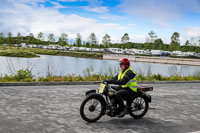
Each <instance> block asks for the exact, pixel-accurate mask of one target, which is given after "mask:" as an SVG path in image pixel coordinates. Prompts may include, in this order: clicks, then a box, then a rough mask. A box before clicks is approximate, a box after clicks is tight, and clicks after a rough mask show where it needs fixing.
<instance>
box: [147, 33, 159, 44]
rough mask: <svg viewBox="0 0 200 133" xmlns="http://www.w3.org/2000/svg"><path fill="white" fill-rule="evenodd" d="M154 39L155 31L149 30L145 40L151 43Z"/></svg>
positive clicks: (155, 36)
mask: <svg viewBox="0 0 200 133" xmlns="http://www.w3.org/2000/svg"><path fill="white" fill-rule="evenodd" d="M156 39H157V35H156V33H155V32H154V31H150V32H149V33H148V36H147V38H146V41H147V42H148V43H153V42H154V41H155V40H156Z"/></svg>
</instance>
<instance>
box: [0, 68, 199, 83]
mask: <svg viewBox="0 0 200 133" xmlns="http://www.w3.org/2000/svg"><path fill="white" fill-rule="evenodd" d="M112 77H113V75H110V74H89V73H88V74H85V75H84V76H80V75H77V76H76V75H74V74H72V75H66V76H55V75H49V76H46V77H39V78H34V76H33V75H32V73H31V71H30V70H23V69H21V70H19V71H17V73H16V74H14V75H7V74H6V75H4V76H2V75H1V76H0V82H36V81H37V82H65V81H70V82H75V81H103V80H104V79H110V78H112ZM194 80H200V73H195V74H194V75H192V76H185V77H181V76H178V75H173V76H169V77H165V76H162V75H160V74H157V75H150V76H144V75H143V74H138V75H137V81H194Z"/></svg>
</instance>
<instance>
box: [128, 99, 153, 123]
mask: <svg viewBox="0 0 200 133" xmlns="http://www.w3.org/2000/svg"><path fill="white" fill-rule="evenodd" d="M148 109H149V103H148V101H147V99H146V98H145V97H144V96H142V95H137V96H135V97H134V98H133V99H132V100H131V101H130V102H129V106H128V112H129V114H130V115H131V116H132V117H133V118H134V119H140V118H141V117H143V116H144V115H145V114H146V113H147V111H148Z"/></svg>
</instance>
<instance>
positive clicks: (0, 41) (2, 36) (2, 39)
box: [0, 33, 5, 44]
mask: <svg viewBox="0 0 200 133" xmlns="http://www.w3.org/2000/svg"><path fill="white" fill-rule="evenodd" d="M4 39H5V36H4V34H3V33H0V44H3V43H4Z"/></svg>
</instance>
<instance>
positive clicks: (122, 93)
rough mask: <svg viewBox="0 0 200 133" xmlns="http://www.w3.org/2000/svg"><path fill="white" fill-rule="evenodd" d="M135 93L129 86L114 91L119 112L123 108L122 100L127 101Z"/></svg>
mask: <svg viewBox="0 0 200 133" xmlns="http://www.w3.org/2000/svg"><path fill="white" fill-rule="evenodd" d="M134 94H135V92H134V91H132V90H131V89H130V88H128V87H127V88H123V89H121V90H119V91H117V92H116V94H115V97H114V100H115V102H116V103H117V104H119V109H120V112H121V111H124V110H125V105H124V102H123V100H125V101H128V100H129V99H130V98H131V97H132V96H133V95H134Z"/></svg>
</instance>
